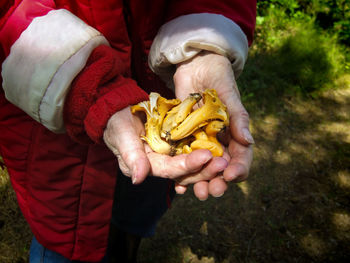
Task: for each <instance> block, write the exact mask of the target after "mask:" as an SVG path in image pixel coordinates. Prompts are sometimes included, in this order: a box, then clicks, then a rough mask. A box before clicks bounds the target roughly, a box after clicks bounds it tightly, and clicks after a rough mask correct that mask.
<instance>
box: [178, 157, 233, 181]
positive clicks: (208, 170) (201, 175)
mask: <svg viewBox="0 0 350 263" xmlns="http://www.w3.org/2000/svg"><path fill="white" fill-rule="evenodd" d="M227 166H228V161H227V160H226V159H225V158H222V157H214V158H213V159H212V160H210V162H208V164H207V165H206V166H205V167H203V169H201V170H200V171H198V172H197V173H192V174H189V175H186V176H184V177H181V178H178V179H177V180H176V181H177V182H178V183H179V184H181V185H188V184H194V183H197V182H199V181H207V180H211V179H212V178H214V177H215V176H217V175H218V174H219V173H221V172H223V171H224V170H225V169H226V167H227Z"/></svg>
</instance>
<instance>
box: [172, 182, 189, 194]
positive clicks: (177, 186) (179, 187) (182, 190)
mask: <svg viewBox="0 0 350 263" xmlns="http://www.w3.org/2000/svg"><path fill="white" fill-rule="evenodd" d="M186 191H187V186H185V185H180V184H178V183H175V192H176V193H177V194H179V195H182V194H184V193H185V192H186Z"/></svg>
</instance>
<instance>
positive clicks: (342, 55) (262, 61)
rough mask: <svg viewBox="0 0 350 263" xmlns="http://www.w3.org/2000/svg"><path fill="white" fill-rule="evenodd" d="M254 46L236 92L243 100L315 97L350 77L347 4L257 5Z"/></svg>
mask: <svg viewBox="0 0 350 263" xmlns="http://www.w3.org/2000/svg"><path fill="white" fill-rule="evenodd" d="M256 23H257V25H256V32H255V40H254V44H253V46H252V47H251V52H250V56H249V59H248V62H247V65H246V67H245V71H244V73H243V75H242V76H241V77H240V78H239V81H238V82H239V87H240V88H241V91H242V97H243V101H244V102H247V101H249V98H251V97H252V96H254V97H256V96H259V97H262V98H264V97H267V99H268V97H270V96H271V95H275V96H281V95H283V94H290V95H296V94H299V95H302V96H311V97H316V96H317V94H318V93H319V92H320V91H323V90H326V89H329V88H334V86H335V85H334V81H335V80H336V79H338V78H339V77H340V76H342V75H344V74H347V73H349V72H350V52H349V50H350V1H346V0H312V1H304V0H264V1H258V12H257V20H256Z"/></svg>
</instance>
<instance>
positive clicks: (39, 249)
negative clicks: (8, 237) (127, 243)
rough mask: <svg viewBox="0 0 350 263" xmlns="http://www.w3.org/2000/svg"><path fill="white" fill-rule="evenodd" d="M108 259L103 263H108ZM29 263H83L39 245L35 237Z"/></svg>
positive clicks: (31, 246) (102, 262)
mask: <svg viewBox="0 0 350 263" xmlns="http://www.w3.org/2000/svg"><path fill="white" fill-rule="evenodd" d="M107 262H108V260H107V257H104V259H103V260H102V261H101V263H107ZM29 263H83V262H81V261H75V260H74V261H71V260H69V259H67V258H65V257H63V256H62V255H60V254H58V253H56V252H54V251H52V250H49V249H47V248H45V247H44V246H42V245H41V244H39V242H38V241H37V240H36V238H35V237H33V240H32V244H31V245H30V254H29Z"/></svg>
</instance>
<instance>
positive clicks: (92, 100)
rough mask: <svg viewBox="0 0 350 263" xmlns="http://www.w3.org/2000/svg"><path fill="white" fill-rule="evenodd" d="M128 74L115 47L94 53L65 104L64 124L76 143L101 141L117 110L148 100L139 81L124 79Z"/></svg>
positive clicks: (72, 87)
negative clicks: (108, 122) (109, 121)
mask: <svg viewBox="0 0 350 263" xmlns="http://www.w3.org/2000/svg"><path fill="white" fill-rule="evenodd" d="M127 71H128V69H127V67H126V65H125V63H123V62H122V61H121V60H120V59H119V57H118V53H117V52H116V51H115V50H113V49H112V48H111V47H109V46H99V47H97V48H95V49H94V50H93V52H92V53H91V55H90V57H89V59H88V61H87V63H86V66H85V68H84V69H83V70H82V72H80V73H79V75H78V76H77V77H76V78H75V79H74V81H73V83H72V85H71V88H70V91H69V93H68V95H67V97H66V101H65V105H64V113H63V118H64V124H65V127H66V131H67V133H68V135H69V136H70V137H71V138H72V139H73V140H75V141H77V142H79V143H82V144H90V143H92V142H101V138H102V135H103V130H104V129H105V127H106V124H107V121H108V119H109V118H110V117H111V116H112V115H113V114H114V113H115V112H116V111H119V110H121V109H123V108H125V107H127V106H128V105H131V104H136V103H138V102H140V101H143V100H147V99H148V95H147V93H146V92H144V91H143V90H142V89H141V88H139V87H138V86H137V84H136V82H135V81H133V80H132V79H129V78H126V77H124V76H123V75H126V72H127Z"/></svg>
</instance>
